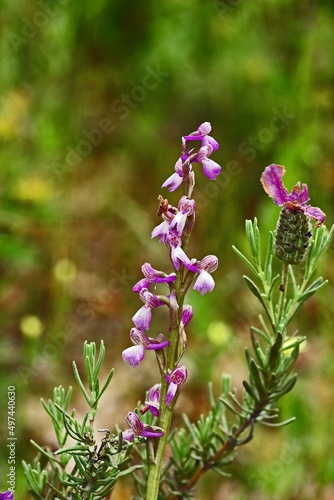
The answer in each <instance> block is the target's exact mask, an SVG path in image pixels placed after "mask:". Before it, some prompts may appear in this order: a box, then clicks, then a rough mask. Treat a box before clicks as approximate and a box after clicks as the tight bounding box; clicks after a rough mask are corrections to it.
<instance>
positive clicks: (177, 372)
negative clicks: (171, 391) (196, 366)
mask: <svg viewBox="0 0 334 500" xmlns="http://www.w3.org/2000/svg"><path fill="white" fill-rule="evenodd" d="M187 378H188V370H187V368H186V367H185V366H184V365H179V366H176V367H175V368H174V370H173V371H172V372H171V373H169V374H167V375H166V380H167V382H170V383H171V382H174V383H175V384H176V385H177V386H181V385H182V384H184V383H185V381H186V380H187Z"/></svg>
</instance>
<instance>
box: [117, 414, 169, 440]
mask: <svg viewBox="0 0 334 500" xmlns="http://www.w3.org/2000/svg"><path fill="white" fill-rule="evenodd" d="M125 420H126V422H127V424H128V425H129V426H130V427H129V429H126V430H125V431H123V433H122V435H123V439H125V440H126V441H133V440H134V438H135V437H139V436H142V437H148V438H157V437H161V436H163V434H164V432H163V430H162V429H161V428H160V427H156V426H150V425H146V424H143V422H142V421H141V420H140V418H139V417H138V415H137V414H136V413H134V412H133V411H129V413H128V414H127V416H126V418H125Z"/></svg>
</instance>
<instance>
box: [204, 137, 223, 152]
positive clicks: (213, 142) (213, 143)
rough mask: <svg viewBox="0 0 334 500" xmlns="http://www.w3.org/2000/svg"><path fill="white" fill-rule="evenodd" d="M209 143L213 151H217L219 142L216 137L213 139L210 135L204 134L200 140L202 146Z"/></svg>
mask: <svg viewBox="0 0 334 500" xmlns="http://www.w3.org/2000/svg"><path fill="white" fill-rule="evenodd" d="M209 144H210V146H211V147H212V150H213V151H217V149H219V144H218V142H217V141H216V139H214V138H213V137H211V136H210V135H206V136H205V137H204V138H203V140H202V146H208V145H209Z"/></svg>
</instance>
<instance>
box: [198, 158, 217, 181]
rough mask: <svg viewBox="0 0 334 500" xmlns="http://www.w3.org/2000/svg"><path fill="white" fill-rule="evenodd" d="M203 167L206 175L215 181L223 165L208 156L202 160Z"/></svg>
mask: <svg viewBox="0 0 334 500" xmlns="http://www.w3.org/2000/svg"><path fill="white" fill-rule="evenodd" d="M202 169H203V173H204V175H205V176H206V177H207V178H208V179H210V180H211V181H214V180H215V179H216V177H217V176H218V175H219V174H220V171H221V166H220V165H218V163H216V162H215V161H213V160H210V158H207V159H205V160H203V161H202Z"/></svg>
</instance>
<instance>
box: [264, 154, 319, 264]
mask: <svg viewBox="0 0 334 500" xmlns="http://www.w3.org/2000/svg"><path fill="white" fill-rule="evenodd" d="M284 174H285V168H284V167H283V166H282V165H276V164H272V165H269V166H268V167H266V168H265V170H264V172H263V174H262V176H261V183H262V185H263V188H264V190H265V191H266V193H267V194H268V195H269V196H270V198H272V199H273V201H274V203H275V204H276V205H278V206H281V207H283V208H282V210H281V213H280V216H279V220H278V223H277V227H276V231H275V241H274V250H275V255H276V257H278V258H279V259H281V260H283V262H285V263H286V264H292V265H296V264H299V263H300V262H302V260H303V259H304V258H305V256H306V253H307V250H308V247H309V238H310V237H311V224H310V219H313V220H315V221H316V226H317V227H318V226H321V224H322V223H323V222H324V220H325V214H324V212H323V211H322V210H320V208H318V207H312V206H311V205H308V204H307V202H308V201H309V197H308V187H307V185H306V184H303V185H302V188H301V186H300V182H298V183H297V184H296V185H295V187H294V188H293V190H292V191H291V193H289V192H288V190H287V189H286V188H285V186H284V184H283V182H282V177H283V175H284Z"/></svg>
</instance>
